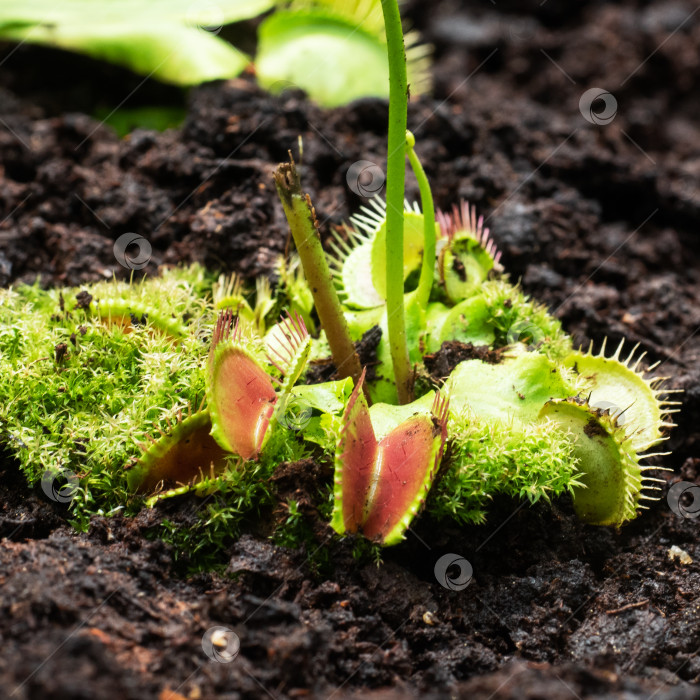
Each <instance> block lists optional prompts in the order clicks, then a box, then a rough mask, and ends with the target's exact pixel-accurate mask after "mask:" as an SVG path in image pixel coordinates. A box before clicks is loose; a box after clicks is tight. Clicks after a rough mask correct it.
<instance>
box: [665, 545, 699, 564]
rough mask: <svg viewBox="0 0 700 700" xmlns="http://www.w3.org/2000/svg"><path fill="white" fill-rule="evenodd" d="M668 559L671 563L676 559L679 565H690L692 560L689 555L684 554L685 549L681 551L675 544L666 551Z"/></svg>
mask: <svg viewBox="0 0 700 700" xmlns="http://www.w3.org/2000/svg"><path fill="white" fill-rule="evenodd" d="M668 558H669V559H670V560H671V561H675V560H676V559H678V561H679V562H680V563H681V564H692V563H693V560H692V558H691V556H690V554H688V552H686V551H685V549H681V548H680V547H678V546H676V545H675V544H674V545H673V547H671V548H670V549H669V550H668Z"/></svg>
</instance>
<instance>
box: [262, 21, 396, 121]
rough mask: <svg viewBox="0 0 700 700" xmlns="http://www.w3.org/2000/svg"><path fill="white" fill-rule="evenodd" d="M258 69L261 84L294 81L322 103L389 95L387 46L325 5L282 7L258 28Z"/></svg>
mask: <svg viewBox="0 0 700 700" xmlns="http://www.w3.org/2000/svg"><path fill="white" fill-rule="evenodd" d="M256 72H257V75H258V79H259V81H260V83H261V84H262V85H263V87H265V88H267V89H271V90H272V91H273V92H274V91H275V90H274V88H275V83H278V84H280V85H288V84H289V83H292V84H294V85H297V86H299V87H300V88H301V89H303V90H304V91H305V92H307V93H308V94H309V95H310V96H311V97H312V98H313V99H314V100H315V101H316V102H318V103H319V104H321V105H323V106H324V107H336V106H338V105H342V104H347V103H348V102H351V101H352V100H355V99H357V98H360V97H388V95H389V67H388V64H387V60H386V46H385V44H384V42H383V41H382V39H381V37H380V36H379V35H378V34H373V33H370V32H369V31H367V30H366V29H364V28H363V27H361V26H358V24H357V23H354V22H351V21H349V20H348V19H344V18H342V17H336V16H333V15H330V14H328V13H327V12H326V11H323V10H299V11H283V12H277V13H276V14H274V15H272V16H271V17H268V18H267V19H266V20H265V21H264V22H263V23H262V24H261V25H260V30H259V44H258V56H257V60H256Z"/></svg>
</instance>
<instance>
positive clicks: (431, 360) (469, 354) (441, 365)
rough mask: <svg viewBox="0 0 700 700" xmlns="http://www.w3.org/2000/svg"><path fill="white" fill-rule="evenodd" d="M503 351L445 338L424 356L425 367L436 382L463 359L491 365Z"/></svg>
mask: <svg viewBox="0 0 700 700" xmlns="http://www.w3.org/2000/svg"><path fill="white" fill-rule="evenodd" d="M502 357H503V351H502V350H500V349H498V350H491V349H490V348H489V347H488V345H473V344H472V343H460V342H459V341H458V340H446V341H445V342H444V343H443V344H442V345H441V346H440V349H439V350H438V351H437V352H436V353H432V354H430V355H426V356H425V367H426V369H427V370H428V372H429V373H430V375H431V376H432V378H433V379H434V380H435V381H436V382H442V381H443V380H444V379H445V377H448V376H449V375H450V373H451V372H452V370H453V369H454V368H455V367H456V366H457V365H458V364H459V363H460V362H464V361H465V360H481V361H482V362H488V363H489V364H491V365H497V364H499V363H500V362H501V360H502Z"/></svg>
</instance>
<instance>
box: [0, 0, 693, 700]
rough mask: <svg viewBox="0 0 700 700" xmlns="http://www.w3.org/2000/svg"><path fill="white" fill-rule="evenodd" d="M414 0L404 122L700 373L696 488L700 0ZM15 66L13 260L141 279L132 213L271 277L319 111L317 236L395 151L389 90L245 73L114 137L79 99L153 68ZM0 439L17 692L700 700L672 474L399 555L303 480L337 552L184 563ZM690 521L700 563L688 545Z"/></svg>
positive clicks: (172, 258)
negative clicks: (98, 512)
mask: <svg viewBox="0 0 700 700" xmlns="http://www.w3.org/2000/svg"><path fill="white" fill-rule="evenodd" d="M406 12H407V14H408V16H409V17H410V18H411V19H412V20H413V23H414V25H415V26H417V27H418V28H420V29H421V30H422V31H423V32H424V35H425V38H426V39H428V40H429V41H431V42H433V43H434V45H435V47H436V58H437V61H436V65H435V71H434V74H435V96H434V98H431V99H421V100H414V102H413V104H412V105H411V110H410V116H409V126H410V127H411V128H412V130H413V131H414V132H415V134H416V136H417V138H418V144H419V146H418V148H419V151H420V153H421V155H422V156H423V158H424V160H425V167H426V170H427V172H428V174H429V176H430V177H431V178H432V183H433V187H434V194H435V198H436V202H437V204H438V206H442V207H448V206H451V205H452V204H453V203H454V202H455V201H457V200H458V199H459V198H460V197H465V198H467V199H469V200H470V201H472V202H473V203H474V204H476V205H477V207H478V208H479V210H480V212H481V213H483V214H484V215H485V216H486V217H487V220H488V225H489V227H490V228H491V230H492V232H493V236H494V238H495V240H496V243H497V244H498V246H499V247H500V248H501V250H502V251H503V263H504V265H505V267H506V269H508V270H510V271H511V274H512V276H513V278H515V279H522V284H523V287H524V289H525V290H526V291H527V292H528V293H530V294H532V295H533V296H535V297H536V298H538V299H540V300H542V301H544V302H546V303H547V304H549V306H550V307H551V308H552V310H553V311H554V313H555V314H556V315H557V316H558V317H559V318H560V319H561V320H562V322H563V324H564V327H565V328H566V329H567V330H568V331H570V332H571V333H572V334H573V335H574V336H575V338H576V339H577V340H578V341H580V342H581V343H586V344H587V343H588V342H589V341H591V340H592V341H594V343H595V344H596V347H598V346H599V344H600V343H601V342H602V340H603V338H604V337H606V336H607V337H608V338H609V343H617V342H619V341H620V340H621V339H626V340H629V341H630V343H632V344H634V343H637V342H639V343H641V348H642V349H644V350H646V351H647V353H648V355H647V357H648V359H649V361H650V362H656V361H658V362H660V363H661V365H660V367H659V369H657V372H660V373H662V374H664V375H668V376H669V377H671V383H672V384H673V385H674V386H676V387H680V388H683V389H685V394H684V395H683V404H684V405H683V407H682V412H681V413H680V414H679V417H678V423H679V426H678V428H676V429H675V430H674V431H673V433H672V435H671V439H670V441H669V442H668V443H666V444H667V445H669V448H670V449H672V450H673V455H672V456H670V457H668V458H667V462H666V463H667V464H668V465H669V466H671V467H673V468H674V469H675V470H676V474H674V475H669V478H670V479H673V480H678V479H681V478H682V479H685V480H687V481H695V483H699V484H700V452H699V450H700V442H699V440H700V429H699V428H698V425H699V420H700V371H699V368H698V367H699V366H698V357H699V353H700V335H698V330H699V329H700V286H699V285H698V282H699V281H700V245H699V244H698V240H699V239H698V236H699V231H700V185H699V183H700V123H699V122H698V119H697V115H698V114H699V113H700V98H699V96H700V53H699V52H698V46H699V45H700V8H699V6H698V5H697V4H696V3H693V2H683V1H682V0H679V2H673V3H670V2H664V1H663V0H656V1H655V2H641V1H640V2H634V1H633V0H627V1H626V2H619V3H615V2H579V3H555V2H551V1H550V2H542V3H541V2H540V1H539V0H527V1H526V2H522V0H521V2H518V3H516V2H510V1H506V0H499V2H498V3H497V4H496V3H494V4H493V5H492V4H489V3H474V4H473V5H472V4H467V3H464V4H460V3H458V2H456V1H454V2H450V1H449V0H444V1H443V2H439V3H438V2H434V3H433V2H431V3H427V2H425V3H418V2H417V1H413V2H409V3H408V4H407V6H406ZM0 61H2V71H3V72H2V75H0V284H3V285H8V284H11V283H14V282H16V281H20V280H22V281H33V280H34V279H35V278H36V277H37V275H41V281H42V284H45V285H64V284H71V285H79V284H80V283H82V282H84V281H88V280H94V279H98V278H101V277H110V276H111V275H112V274H113V273H116V274H117V276H121V277H123V276H125V275H126V270H124V269H123V268H121V267H120V266H119V265H118V264H117V262H116V261H115V258H114V255H113V253H112V245H113V241H114V240H115V239H116V238H117V237H118V236H119V235H120V234H122V233H125V232H129V231H134V232H137V233H140V234H142V235H143V236H145V237H146V238H148V239H149V241H150V242H151V244H152V246H153V257H152V260H151V263H150V265H149V267H148V268H147V269H146V271H147V272H149V273H153V272H155V271H156V269H157V266H158V265H160V264H175V263H178V262H181V261H184V262H186V261H191V260H199V261H201V262H203V263H204V264H206V265H207V266H209V267H211V268H225V269H232V268H233V269H236V270H239V271H241V272H242V273H244V274H245V275H247V276H253V275H255V274H259V273H271V271H272V267H273V263H274V260H275V258H276V256H277V255H279V254H280V253H282V252H283V251H284V250H285V245H286V239H287V230H286V224H285V221H284V217H283V213H282V210H281V207H280V206H279V204H278V202H277V201H276V197H275V194H274V187H273V186H272V179H271V172H272V169H273V167H274V165H275V164H276V163H277V162H278V161H280V160H281V159H284V158H285V157H286V151H287V149H288V148H291V147H295V146H296V144H297V136H298V134H302V135H303V138H304V155H303V166H302V178H303V182H304V184H305V186H306V187H307V188H308V190H309V191H310V193H311V196H312V198H313V201H314V203H315V205H316V210H317V212H318V215H319V219H320V221H321V222H322V230H323V232H324V233H327V232H328V231H329V229H330V227H332V226H336V225H339V224H340V223H341V222H342V221H343V219H345V218H347V217H348V215H349V214H350V213H351V212H352V211H353V210H355V208H356V207H357V206H358V204H360V201H359V199H358V198H356V197H355V195H353V194H352V192H350V190H349V189H348V187H347V184H346V180H345V175H346V172H347V170H348V168H349V167H350V165H351V164H352V163H354V162H355V161H357V160H360V159H365V160H372V161H375V162H377V163H378V164H380V165H381V164H382V163H383V157H384V156H383V154H384V149H385V123H386V115H387V109H386V104H385V103H383V102H382V101H378V100H365V101H360V102H358V103H355V104H353V105H351V106H349V107H348V108H346V109H338V110H334V111H331V112H324V111H322V110H320V109H317V108H315V107H313V106H310V105H309V104H308V103H307V102H306V101H304V99H303V98H302V97H301V96H299V95H295V94H292V95H289V96H287V97H284V98H280V99H273V98H270V97H268V96H266V95H264V94H263V93H262V92H260V91H259V90H258V89H257V88H256V87H255V86H254V84H253V83H252V82H251V81H249V80H246V79H242V80H239V81H234V82H233V83H230V84H217V85H209V86H205V87H202V88H201V89H198V90H194V91H193V92H192V93H191V95H190V103H189V111H188V116H187V120H186V123H185V124H184V126H183V128H182V129H181V130H175V131H170V132H166V133H163V134H159V133H154V132H150V131H136V132H134V133H133V134H131V136H130V137H128V138H126V139H124V140H119V139H118V138H117V137H116V136H115V135H114V134H113V133H112V132H111V131H110V130H109V129H108V128H107V127H104V126H100V124H99V122H98V121H96V120H95V119H93V118H91V117H89V116H86V114H85V113H84V112H89V111H90V110H91V109H92V107H94V102H95V101H96V99H95V98H94V96H95V95H100V98H99V99H100V100H101V101H103V102H104V101H106V102H107V103H108V104H110V105H111V107H112V108H114V106H116V105H118V104H120V103H121V102H122V101H123V100H124V98H125V96H127V95H129V93H130V92H131V91H132V90H133V89H134V88H135V87H136V86H137V85H138V84H139V83H140V82H141V79H140V78H138V77H134V76H130V75H128V74H126V73H125V72H122V71H119V70H116V69H111V68H105V67H103V66H101V65H99V64H94V63H92V62H90V61H86V60H85V59H82V58H76V57H72V56H68V55H64V54H60V53H57V52H51V51H48V50H40V49H36V48H31V47H29V46H26V45H25V46H22V47H21V48H20V49H18V50H17V51H14V47H5V48H4V49H3V50H2V53H1V54H0ZM592 87H600V88H604V89H606V90H609V91H610V92H611V93H612V94H613V95H614V97H615V98H616V100H617V105H618V112H617V115H616V116H615V119H614V120H613V121H612V122H611V123H609V124H607V125H599V126H598V125H593V124H590V123H589V122H588V121H586V120H585V119H583V117H582V116H581V113H580V111H579V99H580V97H581V95H582V94H583V93H584V91H585V90H587V89H589V88H592ZM152 90H155V91H156V92H155V93H150V94H153V95H155V97H154V101H156V102H158V101H161V102H162V101H167V100H173V101H177V100H178V99H181V98H180V97H179V93H177V92H176V91H175V92H173V91H171V90H169V89H165V88H160V87H158V86H152V85H149V84H146V85H144V86H143V87H142V88H140V89H139V90H138V91H137V92H136V93H134V97H133V98H130V99H132V101H130V102H128V104H129V105H132V106H133V104H136V103H138V101H139V100H140V99H143V97H142V96H143V95H144V94H149V93H148V91H152ZM91 99H92V100H93V103H91V102H90V100H91ZM408 194H409V196H415V195H416V194H417V192H416V188H415V186H413V185H409V192H408ZM0 464H1V465H2V466H1V467H0V535H1V536H2V537H3V539H2V541H1V542H0V644H1V648H2V652H1V653H0V696H2V697H13V698H18V699H20V700H21V699H23V698H51V699H58V698H90V699H91V700H95V699H102V698H110V699H111V698H135V699H136V698H138V699H139V700H141V699H144V698H160V699H161V700H165V698H173V699H177V698H181V697H185V698H191V699H196V698H214V697H218V698H239V697H246V698H258V697H265V696H266V695H269V696H270V697H275V698H278V697H279V698H294V697H309V696H311V697H331V696H332V697H335V698H340V697H351V696H353V695H354V694H355V693H357V694H358V697H359V696H360V695H361V696H363V697H364V696H372V697H376V698H380V697H381V698H396V697H407V696H411V695H418V694H419V695H421V696H424V697H436V698H437V697H475V698H476V697H480V698H516V697H517V698H584V697H594V698H613V697H628V698H629V697H635V698H636V697H640V698H641V697H646V698H659V699H660V698H691V697H700V691H698V689H697V687H695V686H696V685H697V683H698V681H700V657H699V656H698V651H699V649H700V623H699V622H698V620H699V619H700V545H699V542H700V537H699V530H698V527H699V526H698V523H699V522H700V521H698V520H690V519H683V518H680V517H678V516H675V515H674V514H673V513H672V512H671V511H670V510H669V508H668V505H667V503H666V499H665V498H662V500H661V501H659V502H658V503H657V504H655V505H652V507H651V510H650V511H649V512H646V513H645V514H644V515H643V516H642V517H640V518H639V519H637V520H636V521H634V522H633V523H631V524H629V525H628V526H626V527H624V528H623V529H622V530H621V531H619V532H616V531H614V530H610V529H603V528H593V527H589V526H585V525H582V524H580V523H579V522H577V521H576V519H575V518H574V516H573V514H572V510H571V507H570V503H568V502H567V501H566V499H562V500H560V501H558V502H556V503H554V504H552V505H551V506H550V505H547V504H540V505H538V506H537V507H534V508H530V507H527V506H523V505H522V504H520V503H515V502H512V501H499V502H496V503H494V504H493V508H492V512H491V515H490V517H489V520H488V524H487V525H484V526H482V527H470V528H462V529H458V528H446V527H445V526H441V525H438V524H436V523H434V522H431V521H430V520H429V519H428V518H426V517H423V518H421V519H419V520H418V521H417V522H416V524H415V527H413V529H412V531H411V533H409V535H408V539H407V541H406V542H405V543H404V544H402V545H401V546H399V547H396V548H393V549H390V550H387V551H386V552H385V553H384V563H383V564H382V565H381V566H379V567H377V566H374V565H357V564H356V562H355V560H354V559H353V558H352V555H351V552H352V546H351V543H347V542H345V543H331V540H330V539H329V530H328V528H327V526H325V525H323V524H322V523H321V522H320V520H319V519H318V514H317V513H315V508H314V505H313V502H312V499H308V498H307V499H305V502H304V503H303V508H304V514H305V517H307V518H308V519H309V522H310V523H312V524H313V526H314V528H315V530H314V534H315V537H316V539H317V541H318V543H319V544H318V546H319V547H323V546H325V545H324V543H329V544H328V546H329V548H330V549H329V562H330V571H331V573H330V574H320V573H319V571H318V569H317V568H316V567H315V566H312V565H311V562H313V561H314V560H315V559H314V557H315V555H316V551H312V550H309V551H296V550H288V549H284V548H282V547H279V546H276V545H273V544H271V542H270V540H269V539H267V538H266V537H265V536H264V535H262V534H259V533H258V534H254V533H251V534H248V535H245V536H244V537H242V538H241V539H240V540H239V541H238V542H237V543H236V544H235V545H234V546H233V547H232V548H231V551H230V564H229V568H228V575H227V576H220V575H200V576H197V577H194V578H190V579H183V578H182V577H180V576H178V575H177V570H176V568H175V567H174V564H173V558H172V553H171V552H170V551H169V550H168V548H167V547H166V546H165V545H163V544H162V543H161V542H158V541H155V542H154V541H150V540H148V539H146V537H145V533H146V532H147V531H148V530H149V529H150V528H152V527H153V526H154V525H155V524H157V523H158V522H159V520H160V519H162V518H163V517H164V516H163V514H162V513H161V512H160V511H159V510H158V509H155V510H151V511H148V512H144V513H142V514H141V515H140V516H139V517H137V518H135V519H132V520H128V519H122V518H119V517H116V518H109V519H105V518H97V519H95V520H94V522H93V523H92V527H91V529H90V531H89V532H88V533H87V534H77V533H76V532H75V531H73V530H72V529H71V528H70V527H69V526H68V525H67V524H66V512H65V511H64V510H63V509H62V507H60V506H58V505H55V504H52V503H49V502H47V501H45V500H44V499H43V497H42V496H40V495H39V493H38V492H30V491H28V490H27V489H26V487H25V486H24V485H23V480H22V478H21V476H20V475H19V474H18V470H17V466H16V465H15V464H13V463H12V462H11V461H10V460H8V459H7V458H0ZM306 466H307V467H308V470H309V472H310V473H311V475H312V476H311V477H310V478H313V479H316V480H318V479H320V480H324V479H328V478H330V477H329V474H327V473H322V470H320V468H319V467H317V466H316V465H311V464H308V465H306ZM314 470H319V471H314ZM305 478H306V477H302V476H301V470H300V469H299V467H298V466H296V467H292V466H289V467H285V468H284V469H283V470H282V471H281V472H280V473H279V475H278V487H279V490H280V493H281V494H283V495H285V496H289V495H290V494H296V495H297V497H300V498H301V499H302V500H304V498H305V497H304V494H305V493H306V492H307V490H308V489H309V488H310V487H309V485H308V484H306V483H305ZM170 507H172V506H170ZM183 507H184V506H183ZM672 545H677V546H678V547H680V548H681V549H683V550H685V551H686V552H687V553H688V554H689V555H690V557H691V558H692V559H693V562H692V563H686V564H683V563H681V562H680V561H679V560H678V559H676V560H671V559H670V558H669V555H668V550H669V548H670V547H671V546H672ZM444 553H455V554H456V555H459V556H462V557H465V558H466V559H468V560H469V562H470V563H471V565H472V567H473V571H474V577H473V581H472V583H471V584H470V585H469V587H467V588H466V589H465V590H462V591H453V590H449V589H448V588H447V587H444V586H443V585H440V583H439V582H438V581H437V580H436V576H435V574H434V565H435V562H436V561H437V559H438V558H439V556H440V555H442V554H444ZM214 625H222V626H225V627H228V628H230V629H232V630H234V631H235V632H236V634H237V635H238V636H239V638H240V641H241V649H240V654H239V655H238V657H237V658H236V659H235V660H234V661H233V662H232V663H228V664H223V663H215V662H213V661H210V660H209V658H207V657H206V656H205V654H204V653H203V651H202V644H201V638H202V635H203V634H204V632H205V631H206V630H207V629H209V628H210V627H212V626H214ZM168 689H169V690H172V691H175V692H174V693H172V694H169V693H167V692H166V691H167V690H168Z"/></svg>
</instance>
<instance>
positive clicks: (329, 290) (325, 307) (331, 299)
mask: <svg viewBox="0 0 700 700" xmlns="http://www.w3.org/2000/svg"><path fill="white" fill-rule="evenodd" d="M274 177H275V185H276V187H277V192H278V194H279V196H280V199H281V200H282V207H283V208H284V213H285V215H286V217H287V221H288V222H289V227H290V228H291V230H292V236H293V237H294V243H295V245H296V248H297V253H299V258H300V259H301V264H302V265H303V267H304V275H305V276H306V281H307V282H308V283H309V287H310V288H311V294H312V295H313V298H314V305H315V306H316V312H317V313H318V318H319V320H320V321H321V326H323V330H324V331H325V333H326V338H327V339H328V345H329V346H330V348H331V355H332V356H333V362H334V363H335V366H336V368H337V369H338V374H339V375H340V376H341V377H352V378H353V380H354V381H355V386H357V385H358V384H359V382H360V376H361V375H362V366H361V364H360V358H359V357H358V355H357V352H356V351H355V346H354V345H353V343H352V340H351V339H350V334H349V333H348V326H347V323H346V321H345V316H343V309H342V307H341V305H340V300H339V299H338V294H337V292H336V291H335V285H334V284H333V278H332V277H331V271H330V269H329V268H328V262H327V261H326V254H325V253H324V251H323V246H322V245H321V237H320V236H319V234H318V228H317V227H318V223H317V221H316V212H315V211H314V208H313V206H312V204H311V199H310V198H309V195H308V194H306V195H305V194H303V193H302V191H301V182H300V180H299V174H298V173H297V169H296V167H295V166H294V161H293V160H292V159H291V154H290V162H289V163H281V164H280V165H279V167H278V168H277V170H275V173H274Z"/></svg>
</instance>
